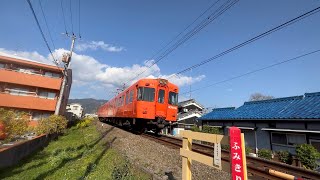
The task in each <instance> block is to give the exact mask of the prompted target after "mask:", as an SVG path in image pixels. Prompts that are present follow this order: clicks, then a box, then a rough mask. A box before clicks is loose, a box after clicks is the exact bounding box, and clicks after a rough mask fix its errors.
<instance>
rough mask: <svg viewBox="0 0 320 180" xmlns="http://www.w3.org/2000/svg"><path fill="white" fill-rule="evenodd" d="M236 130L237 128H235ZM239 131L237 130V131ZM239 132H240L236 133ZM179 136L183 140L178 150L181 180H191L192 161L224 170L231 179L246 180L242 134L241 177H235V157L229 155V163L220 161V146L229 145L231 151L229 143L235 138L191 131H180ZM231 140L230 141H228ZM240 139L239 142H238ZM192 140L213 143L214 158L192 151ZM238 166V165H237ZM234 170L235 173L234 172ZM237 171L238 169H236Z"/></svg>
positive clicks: (242, 136) (240, 142)
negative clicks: (180, 161)
mask: <svg viewBox="0 0 320 180" xmlns="http://www.w3.org/2000/svg"><path fill="white" fill-rule="evenodd" d="M237 129H238V128H237ZM238 130H239V129H238ZM238 132H240V130H239V131H238ZM180 133H181V136H182V138H183V142H182V144H183V146H182V148H181V149H180V155H181V156H182V179H183V180H191V164H192V160H195V161H198V162H200V163H203V164H206V165H208V166H211V167H214V168H217V169H219V170H224V171H227V172H231V173H233V174H232V179H237V180H247V168H246V155H245V146H244V135H243V133H242V134H241V135H239V148H240V149H238V150H240V151H241V153H242V154H241V156H242V157H241V156H239V157H240V158H241V159H240V160H241V162H242V164H241V167H242V168H241V173H242V174H243V176H241V177H240V176H238V175H237V176H236V175H235V173H237V172H238V171H237V169H234V167H235V164H233V163H235V161H234V160H233V159H234V157H235V156H232V155H231V154H230V162H226V161H221V145H222V144H223V145H230V149H232V145H231V144H230V142H231V141H232V142H234V140H235V138H234V137H231V136H223V135H218V134H208V133H200V132H193V131H181V132H180ZM230 139H231V140H230ZM240 139H241V141H240ZM192 140H199V141H205V142H210V143H214V156H213V157H212V156H207V155H203V154H200V153H197V152H194V151H192ZM237 165H238V166H239V164H237ZM235 170H236V171H235ZM238 170H239V169H238Z"/></svg>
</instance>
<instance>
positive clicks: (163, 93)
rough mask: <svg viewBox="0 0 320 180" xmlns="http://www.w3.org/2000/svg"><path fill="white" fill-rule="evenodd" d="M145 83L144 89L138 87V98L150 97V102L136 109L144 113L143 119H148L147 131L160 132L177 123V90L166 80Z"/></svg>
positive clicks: (176, 87)
mask: <svg viewBox="0 0 320 180" xmlns="http://www.w3.org/2000/svg"><path fill="white" fill-rule="evenodd" d="M146 81H147V82H146V86H145V87H139V90H138V94H139V95H138V97H142V99H143V97H144V96H147V97H150V98H149V99H150V102H149V103H147V102H144V103H139V106H138V107H141V108H142V109H143V112H142V113H145V114H144V117H143V118H145V119H150V120H149V121H147V129H149V130H150V129H151V130H156V131H160V130H161V129H163V128H164V127H165V126H169V125H170V124H172V123H173V122H176V121H177V113H178V93H179V88H178V86H176V85H175V84H172V83H170V82H169V81H168V80H166V79H153V80H146ZM141 85H142V84H141ZM139 99H140V98H138V102H139ZM150 110H151V111H150ZM149 113H150V114H149ZM148 114H149V116H148ZM150 115H151V116H150Z"/></svg>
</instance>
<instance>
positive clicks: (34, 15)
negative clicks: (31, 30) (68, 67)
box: [27, 0, 59, 66]
mask: <svg viewBox="0 0 320 180" xmlns="http://www.w3.org/2000/svg"><path fill="white" fill-rule="evenodd" d="M27 2H28V4H29V6H30V9H31V11H32V14H33V17H34V19H35V20H36V23H37V26H38V28H39V30H40V33H41V35H42V38H43V40H44V42H45V43H46V45H47V48H48V50H49V52H50V54H51V56H52V58H53V62H54V63H55V64H56V65H57V66H58V65H59V63H58V61H57V60H56V58H55V57H54V56H53V53H52V51H51V48H50V46H49V44H48V41H47V39H46V37H45V36H44V33H43V31H42V29H41V26H40V23H39V21H38V18H37V16H36V13H35V12H34V9H33V6H32V4H31V2H30V0H27Z"/></svg>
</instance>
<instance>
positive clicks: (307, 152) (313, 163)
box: [296, 144, 320, 170]
mask: <svg viewBox="0 0 320 180" xmlns="http://www.w3.org/2000/svg"><path fill="white" fill-rule="evenodd" d="M296 152H297V158H298V159H299V160H300V161H301V163H302V164H303V166H304V167H305V168H307V169H312V170H313V169H315V168H316V167H318V166H319V164H317V160H318V159H320V153H319V152H318V150H317V149H316V148H314V147H313V146H312V145H310V144H301V145H298V146H297V147H296Z"/></svg>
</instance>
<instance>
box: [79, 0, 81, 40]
mask: <svg viewBox="0 0 320 180" xmlns="http://www.w3.org/2000/svg"><path fill="white" fill-rule="evenodd" d="M78 4H79V14H78V15H79V22H78V25H79V38H81V25H80V22H81V19H80V18H81V16H80V15H81V13H80V11H81V4H80V0H79V3H78Z"/></svg>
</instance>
